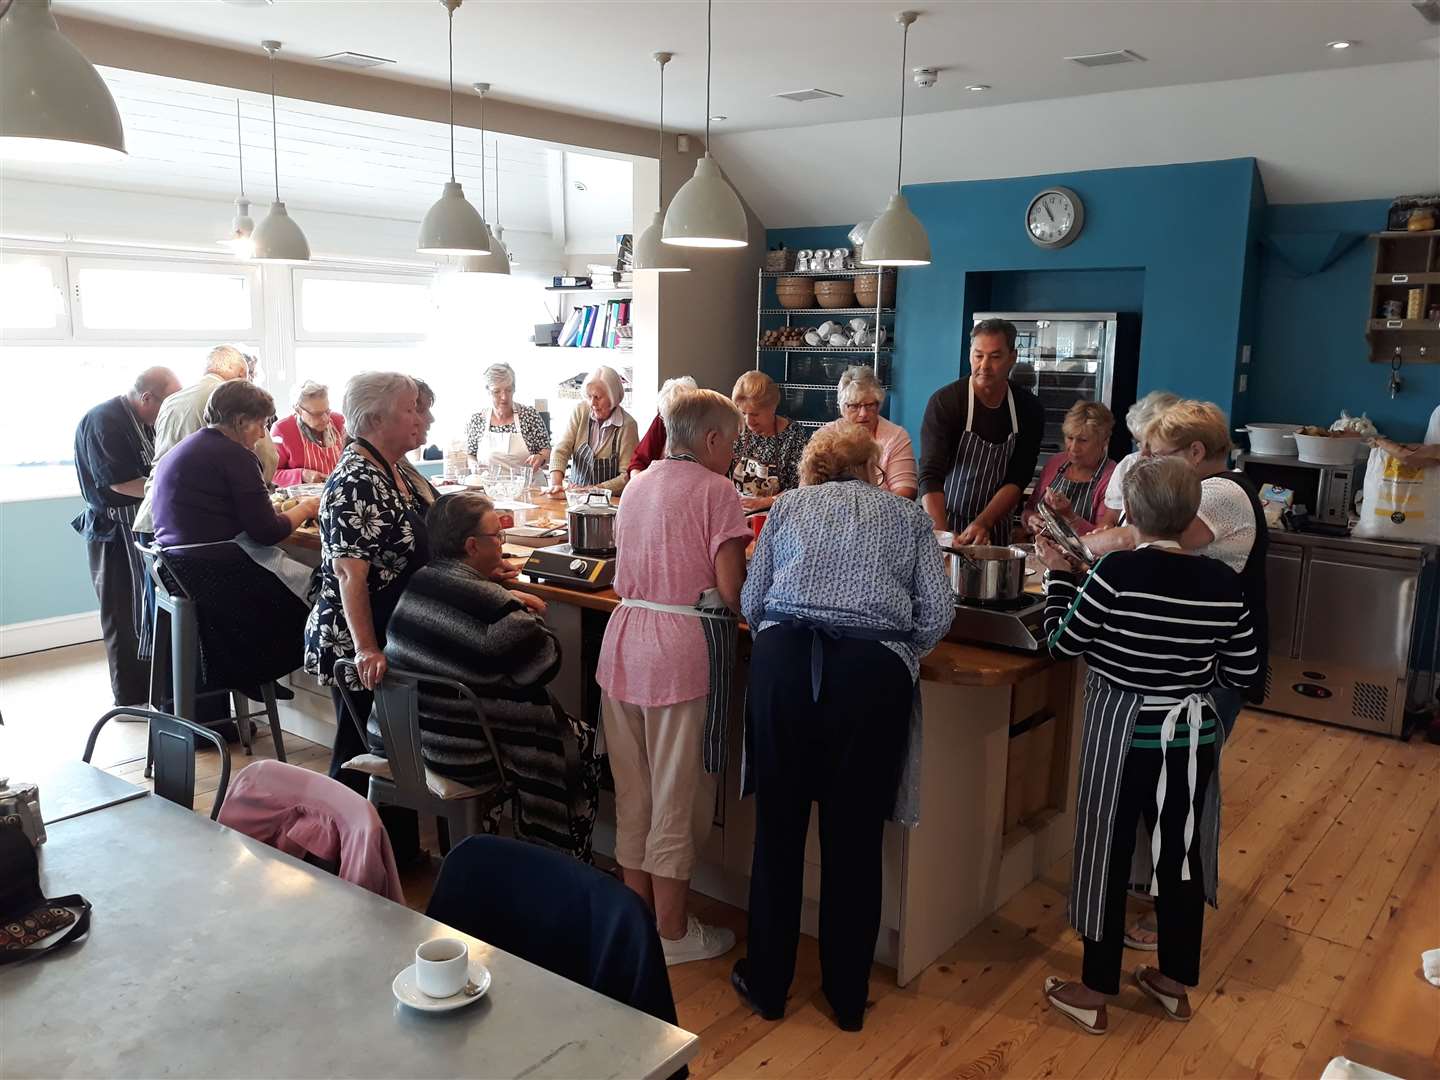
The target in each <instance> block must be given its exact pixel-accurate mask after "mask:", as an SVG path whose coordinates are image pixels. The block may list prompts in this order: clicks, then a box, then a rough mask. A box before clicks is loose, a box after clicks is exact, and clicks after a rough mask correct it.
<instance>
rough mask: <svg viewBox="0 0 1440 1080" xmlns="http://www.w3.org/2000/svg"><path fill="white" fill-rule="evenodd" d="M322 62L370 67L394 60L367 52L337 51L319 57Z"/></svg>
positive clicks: (339, 65)
mask: <svg viewBox="0 0 1440 1080" xmlns="http://www.w3.org/2000/svg"><path fill="white" fill-rule="evenodd" d="M319 60H320V62H321V63H322V64H334V65H335V66H336V67H348V68H372V67H379V66H380V65H382V64H393V63H395V61H394V60H389V59H386V58H385V57H383V56H370V55H369V54H368V53H360V52H337V53H331V54H330V55H329V56H322V57H319Z"/></svg>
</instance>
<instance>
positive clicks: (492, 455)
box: [465, 363, 550, 469]
mask: <svg viewBox="0 0 1440 1080" xmlns="http://www.w3.org/2000/svg"><path fill="white" fill-rule="evenodd" d="M483 379H484V382H485V392H486V393H487V394H489V395H490V407H489V408H488V409H485V410H483V411H481V412H477V413H475V414H474V415H472V416H471V417H470V423H469V424H467V425H466V427H465V448H466V450H467V451H468V452H469V454H470V456H471V457H472V458H475V459H476V460H477V461H478V462H479V463H480V464H481V465H484V466H489V467H492V468H494V467H502V468H509V469H539V468H542V467H543V466H544V465H546V464H547V463H548V462H549V460H550V430H549V428H547V427H546V426H545V418H544V417H543V416H541V415H540V414H539V413H538V412H536V411H535V410H534V409H532V408H531V407H530V406H529V405H520V404H517V403H516V401H515V369H514V368H512V367H511V366H510V365H509V364H503V363H502V364H491V365H490V366H489V367H488V368H486V369H485V374H484V376H483Z"/></svg>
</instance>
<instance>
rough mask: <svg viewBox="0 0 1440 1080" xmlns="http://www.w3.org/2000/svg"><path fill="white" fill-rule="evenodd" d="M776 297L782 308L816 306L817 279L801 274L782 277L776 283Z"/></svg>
mask: <svg viewBox="0 0 1440 1080" xmlns="http://www.w3.org/2000/svg"><path fill="white" fill-rule="evenodd" d="M802 254H803V253H802ZM775 298H776V299H777V300H778V301H779V302H780V306H781V307H782V308H808V307H814V306H815V279H814V278H808V277H799V276H796V277H782V278H781V279H780V280H779V281H778V282H777V283H776V285H775Z"/></svg>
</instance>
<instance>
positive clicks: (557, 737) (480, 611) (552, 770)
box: [370, 491, 600, 862]
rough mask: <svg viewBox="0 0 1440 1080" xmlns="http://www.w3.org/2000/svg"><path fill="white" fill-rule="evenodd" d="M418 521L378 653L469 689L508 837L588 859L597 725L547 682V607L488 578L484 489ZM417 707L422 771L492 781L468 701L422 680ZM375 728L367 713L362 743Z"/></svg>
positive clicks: (494, 525) (491, 565) (500, 537)
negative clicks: (411, 567)
mask: <svg viewBox="0 0 1440 1080" xmlns="http://www.w3.org/2000/svg"><path fill="white" fill-rule="evenodd" d="M426 525H427V526H428V529H429V534H430V551H431V555H432V557H433V561H432V562H430V563H429V564H428V565H426V566H424V567H422V568H421V569H420V570H417V571H416V572H415V576H414V577H412V578H411V579H410V583H409V584H408V585H407V586H406V587H405V593H404V595H403V596H401V598H400V602H399V604H398V605H396V608H395V614H394V615H392V616H391V617H390V623H389V626H388V629H387V631H386V644H385V658H386V660H387V661H389V663H390V665H391V667H393V668H399V669H402V670H405V671H413V672H424V673H428V674H434V675H443V676H445V677H446V678H450V679H456V680H458V681H460V682H462V683H464V684H465V685H466V686H468V687H469V688H470V689H471V691H473V692H474V694H475V696H476V697H477V698H479V699H480V705H481V707H482V709H483V710H484V712H485V718H486V719H487V720H488V721H489V722H490V727H491V730H492V731H493V732H494V735H495V742H496V744H497V746H498V748H499V751H500V755H501V757H502V758H503V759H504V765H505V768H506V770H507V772H509V773H510V775H511V777H512V778H513V779H514V782H515V786H516V788H517V791H518V795H519V805H518V808H517V809H518V813H517V816H516V821H515V835H516V836H518V837H520V838H521V839H523V840H530V841H533V842H536V843H541V844H545V845H547V846H549V847H554V848H559V849H560V850H561V851H565V852H568V853H569V854H571V855H574V856H575V857H576V858H578V859H580V860H582V861H584V862H589V861H590V834H591V831H592V829H593V828H594V826H595V810H596V807H597V805H598V801H599V784H600V765H599V761H598V759H597V758H596V757H595V729H594V727H593V726H587V725H585V724H582V723H581V722H579V721H577V720H574V719H572V718H571V717H569V716H567V715H566V714H565V711H564V710H563V709H562V708H560V706H559V705H558V704H557V703H556V702H555V700H554V699H553V698H552V697H551V696H550V693H549V691H548V690H547V689H546V686H547V684H549V682H550V681H551V680H552V679H554V678H555V676H556V675H557V674H558V673H559V671H560V642H559V641H558V640H557V639H556V637H555V634H554V632H553V631H552V630H551V629H550V628H549V627H547V626H546V625H545V622H544V620H543V619H541V617H540V616H541V615H542V614H543V613H544V611H545V604H544V602H543V601H541V600H540V599H539V598H538V597H536V596H533V595H531V594H529V593H523V592H516V591H512V590H510V589H506V588H504V587H503V586H501V585H499V584H497V583H496V582H495V580H494V578H495V577H496V576H497V571H498V570H499V569H500V567H501V545H502V544H503V543H504V542H505V533H504V530H503V529H501V528H500V518H499V515H498V514H496V513H495V507H494V505H493V504H492V503H491V502H490V500H489V499H488V498H486V497H485V496H484V495H481V494H479V493H478V492H470V491H462V492H456V493H454V494H452V495H445V496H442V497H441V498H440V499H439V500H437V501H436V503H435V505H434V506H433V507H431V508H430V512H429V514H428V515H427V516H426ZM499 576H502V577H503V576H504V575H503V574H501V575H499ZM419 712H420V754H421V757H423V758H424V761H425V766H426V768H427V769H428V770H429V771H431V772H433V773H437V774H439V775H440V776H444V777H448V778H449V779H451V780H455V781H458V782H459V783H462V784H466V785H468V786H470V787H476V788H482V789H483V788H487V787H490V786H493V785H494V784H495V782H496V779H497V773H496V769H495V762H494V758H493V757H492V756H491V754H490V749H489V746H488V745H487V743H486V741H485V736H484V733H483V731H482V730H481V728H480V725H479V724H478V723H477V722H476V720H475V716H474V713H473V712H472V711H471V709H470V707H469V705H468V704H466V703H465V702H464V701H461V700H460V699H459V698H458V697H457V696H456V694H455V693H453V692H452V691H450V690H448V689H444V688H442V687H439V686H429V687H427V686H426V685H425V684H424V683H421V685H420V701H419ZM378 736H379V732H378V729H377V728H376V727H375V724H374V721H373V720H372V721H371V726H370V737H371V742H372V743H374V742H375V741H376V740H377V739H378ZM497 815H498V810H497Z"/></svg>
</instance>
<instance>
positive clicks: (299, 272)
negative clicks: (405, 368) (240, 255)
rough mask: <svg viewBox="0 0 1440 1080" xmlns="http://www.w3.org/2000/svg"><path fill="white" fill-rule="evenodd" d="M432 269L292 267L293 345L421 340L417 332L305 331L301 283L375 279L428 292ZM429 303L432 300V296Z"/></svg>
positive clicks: (431, 281) (397, 342)
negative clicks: (395, 270)
mask: <svg viewBox="0 0 1440 1080" xmlns="http://www.w3.org/2000/svg"><path fill="white" fill-rule="evenodd" d="M434 276H435V271H434V269H433V268H426V269H424V270H416V271H415V272H413V273H404V272H401V273H394V272H390V273H383V272H382V273H377V272H373V271H357V270H348V269H343V268H340V267H327V268H324V269H321V268H318V267H317V268H313V269H312V268H310V267H295V268H293V269H291V271H290V297H291V328H292V332H293V335H294V337H293V341H294V343H295V344H296V345H403V344H413V343H416V342H424V341H425V340H426V338H427V337H428V335H427V334H426V333H424V332H421V333H374V332H371V333H364V332H360V331H355V330H306V329H305V292H304V289H305V282H307V281H351V282H361V281H367V282H378V283H380V284H387V285H419V286H422V287H423V288H424V289H425V290H426V292H427V293H428V292H430V291H431V288H432V283H433V281H434ZM432 303H433V299H432Z"/></svg>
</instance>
